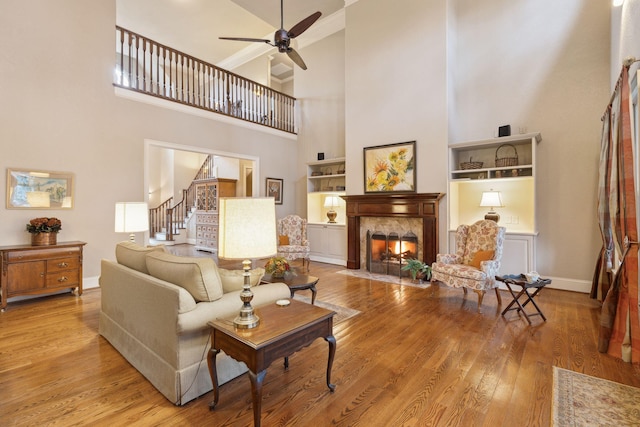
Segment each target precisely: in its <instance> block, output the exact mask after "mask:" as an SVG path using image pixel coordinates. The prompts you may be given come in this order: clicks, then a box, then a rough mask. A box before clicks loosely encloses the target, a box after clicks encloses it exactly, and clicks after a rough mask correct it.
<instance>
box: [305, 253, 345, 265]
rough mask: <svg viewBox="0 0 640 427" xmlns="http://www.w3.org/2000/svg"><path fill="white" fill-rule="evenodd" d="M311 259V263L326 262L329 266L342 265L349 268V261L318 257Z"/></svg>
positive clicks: (313, 256)
mask: <svg viewBox="0 0 640 427" xmlns="http://www.w3.org/2000/svg"><path fill="white" fill-rule="evenodd" d="M309 259H311V261H318V262H325V263H327V264H334V265H341V266H343V267H346V266H347V261H346V260H342V259H335V258H326V257H323V256H317V255H311V256H310V257H309Z"/></svg>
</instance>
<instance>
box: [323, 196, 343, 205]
mask: <svg viewBox="0 0 640 427" xmlns="http://www.w3.org/2000/svg"><path fill="white" fill-rule="evenodd" d="M339 203H340V201H339V200H338V196H327V197H326V198H325V199H324V207H325V208H333V207H336V206H338V204H339Z"/></svg>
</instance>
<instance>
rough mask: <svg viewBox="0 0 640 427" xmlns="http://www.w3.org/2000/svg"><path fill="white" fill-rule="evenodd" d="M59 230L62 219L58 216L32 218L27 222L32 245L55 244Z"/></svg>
mask: <svg viewBox="0 0 640 427" xmlns="http://www.w3.org/2000/svg"><path fill="white" fill-rule="evenodd" d="M60 230H62V221H60V220H59V219H58V218H47V217H41V218H34V219H32V220H31V221H29V224H27V231H28V232H29V233H31V244H32V245H33V246H46V245H55V244H56V243H57V237H58V232H59V231H60Z"/></svg>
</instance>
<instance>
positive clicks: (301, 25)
mask: <svg viewBox="0 0 640 427" xmlns="http://www.w3.org/2000/svg"><path fill="white" fill-rule="evenodd" d="M320 15H322V13H320V12H315V13H313V14H311V15H309V16H307V17H306V18H304V19H303V20H302V21H300V22H298V23H297V24H296V25H294V26H293V27H291V29H290V30H289V31H287V30H285V29H284V0H280V29H279V30H276V32H275V34H274V35H273V43H272V42H271V40H268V39H252V38H247V37H219V38H220V40H235V41H241V42H259V43H266V44H268V45H270V46H274V47H277V48H278V52H280V53H286V54H287V55H289V58H291V60H292V61H293V62H295V63H296V64H297V65H298V67H300V68H302V69H303V70H306V69H307V65H306V64H305V63H304V61H303V60H302V58H301V57H300V55H299V54H298V52H296V51H295V49H294V48H292V47H291V46H289V45H290V43H291V39H294V38H296V37H298V36H299V35H300V34H302V33H304V32H305V31H306V30H307V29H308V28H309V27H310V26H311V25H313V23H314V22H316V21H317V20H318V18H320Z"/></svg>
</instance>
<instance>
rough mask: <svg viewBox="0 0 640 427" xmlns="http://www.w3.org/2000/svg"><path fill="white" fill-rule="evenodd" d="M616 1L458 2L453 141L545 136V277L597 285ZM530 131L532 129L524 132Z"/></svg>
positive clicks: (541, 263) (541, 186) (540, 256)
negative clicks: (504, 130) (599, 194)
mask: <svg viewBox="0 0 640 427" xmlns="http://www.w3.org/2000/svg"><path fill="white" fill-rule="evenodd" d="M609 11H610V3H609V2H604V1H601V2H593V1H588V0H583V1H572V2H569V3H565V2H557V1H554V0H541V1H537V2H508V3H505V2H504V1H502V0H489V1H483V2H482V3H481V4H480V3H479V2H474V1H472V0H458V1H457V8H456V16H457V29H458V31H457V48H456V51H455V58H456V59H455V61H453V63H454V64H455V67H453V68H452V69H451V75H452V76H453V80H454V87H455V104H456V117H455V119H454V123H455V124H456V125H455V126H452V129H454V131H453V132H454V133H453V134H452V135H451V136H450V140H451V141H461V140H465V139H482V138H491V137H493V136H495V135H494V134H495V132H496V130H497V127H498V126H499V125H503V124H511V129H512V133H518V132H519V128H525V129H526V131H527V132H540V133H541V134H542V142H541V143H540V144H539V146H538V155H537V166H538V177H539V180H538V187H537V195H538V205H537V213H538V218H537V219H538V221H537V224H538V231H539V236H538V240H537V251H536V252H537V254H536V255H537V256H536V261H537V270H538V271H539V272H540V273H541V274H544V275H550V276H554V277H558V278H569V279H579V280H590V278H591V276H592V273H593V266H594V263H595V260H596V257H597V255H598V251H599V248H600V234H599V231H598V228H597V223H596V220H595V219H596V210H595V207H596V186H597V174H598V167H597V164H598V156H599V147H600V128H601V122H600V117H601V115H602V112H603V111H604V108H605V106H606V103H607V100H608V98H609V95H610V93H609V84H608V80H609V64H608V60H609V34H610V25H609ZM523 130H524V129H523Z"/></svg>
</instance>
